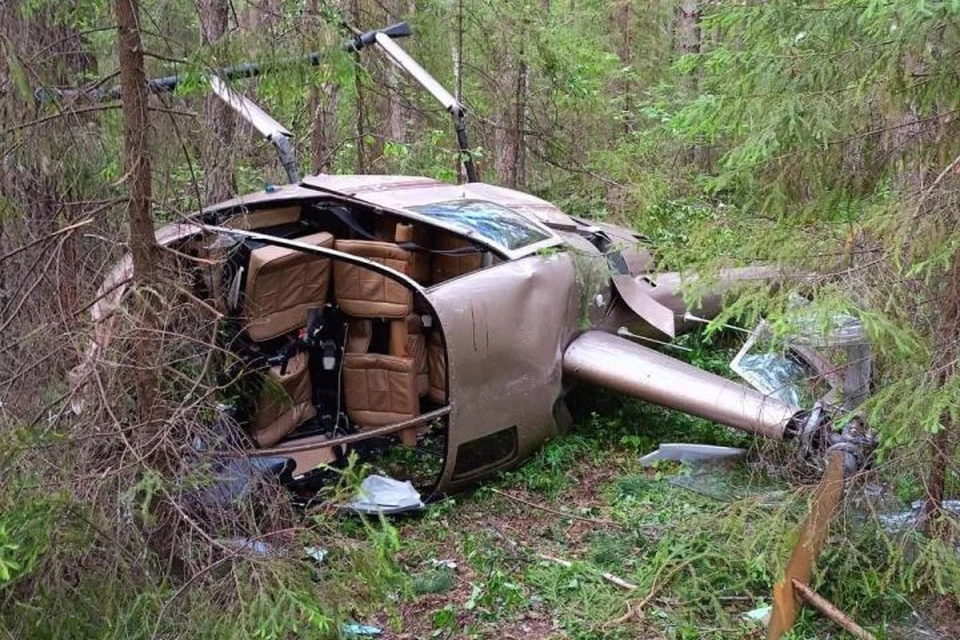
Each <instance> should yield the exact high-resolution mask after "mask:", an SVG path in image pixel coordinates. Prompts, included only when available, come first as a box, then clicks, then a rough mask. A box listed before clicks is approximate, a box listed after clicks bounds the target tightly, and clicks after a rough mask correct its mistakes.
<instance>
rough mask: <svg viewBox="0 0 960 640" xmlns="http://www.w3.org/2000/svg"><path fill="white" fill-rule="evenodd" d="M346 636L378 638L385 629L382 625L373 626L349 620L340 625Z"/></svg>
mask: <svg viewBox="0 0 960 640" xmlns="http://www.w3.org/2000/svg"><path fill="white" fill-rule="evenodd" d="M340 631H341V634H342V635H343V637H344V638H376V637H379V636H381V635H383V629H381V628H380V627H371V626H370V625H368V624H358V623H356V622H348V623H346V624H344V625H343V626H342V627H340Z"/></svg>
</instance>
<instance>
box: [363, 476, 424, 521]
mask: <svg viewBox="0 0 960 640" xmlns="http://www.w3.org/2000/svg"><path fill="white" fill-rule="evenodd" d="M347 507H348V508H350V509H352V510H353V511H358V512H360V513H398V512H400V511H409V510H412V509H420V508H422V507H423V500H421V499H420V493H419V492H418V491H417V490H416V489H414V487H413V485H412V484H411V483H410V481H409V480H408V481H406V482H400V481H399V480H394V479H393V478H388V477H386V476H378V475H372V476H367V477H366V478H364V479H363V482H361V483H360V491H359V495H358V496H357V497H356V498H355V499H354V500H353V502H351V503H349V504H348V505H347Z"/></svg>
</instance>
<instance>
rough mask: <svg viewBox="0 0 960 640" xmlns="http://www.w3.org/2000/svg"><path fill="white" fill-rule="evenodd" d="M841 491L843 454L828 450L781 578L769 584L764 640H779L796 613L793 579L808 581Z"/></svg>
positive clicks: (797, 597) (798, 606) (797, 608)
mask: <svg viewBox="0 0 960 640" xmlns="http://www.w3.org/2000/svg"><path fill="white" fill-rule="evenodd" d="M842 495H843V454H842V453H841V452H839V451H833V452H831V453H830V457H829V459H828V461H827V469H826V471H824V473H823V478H822V479H821V480H820V484H819V485H818V486H817V490H816V493H815V494H814V497H813V505H812V506H811V508H810V513H809V514H807V519H806V520H804V522H803V528H802V529H801V530H800V538H799V539H798V540H797V544H796V546H794V548H793V553H791V554H790V560H789V561H788V562H787V568H786V569H785V570H784V572H783V578H781V580H780V582H778V583H777V584H776V586H775V587H774V588H773V612H772V613H771V615H770V628H769V629H768V631H767V640H780V638H781V637H782V636H783V635H784V634H785V633H787V632H788V631H790V628H791V627H793V623H794V622H795V621H796V619H797V615H798V614H799V613H800V597H799V596H798V595H797V593H796V591H795V589H794V587H793V581H794V580H796V581H798V582H800V583H802V584H805V585H806V584H809V583H810V576H811V575H812V574H813V567H814V565H815V564H816V562H817V557H818V556H819V555H820V552H821V551H822V550H823V546H824V543H825V542H826V540H827V532H828V531H829V529H830V521H831V520H832V519H833V514H834V512H836V509H837V505H838V504H840V498H841V496H842Z"/></svg>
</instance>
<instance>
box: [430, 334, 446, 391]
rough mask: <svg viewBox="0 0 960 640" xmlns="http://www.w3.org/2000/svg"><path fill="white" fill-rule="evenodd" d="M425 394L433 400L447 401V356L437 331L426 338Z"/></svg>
mask: <svg viewBox="0 0 960 640" xmlns="http://www.w3.org/2000/svg"><path fill="white" fill-rule="evenodd" d="M427 370H428V378H429V379H428V382H429V385H428V390H427V395H429V396H430V399H431V400H433V401H434V402H446V401H447V356H446V352H445V351H444V348H443V338H441V337H440V332H439V331H434V332H432V333H431V334H430V338H429V339H428V340H427Z"/></svg>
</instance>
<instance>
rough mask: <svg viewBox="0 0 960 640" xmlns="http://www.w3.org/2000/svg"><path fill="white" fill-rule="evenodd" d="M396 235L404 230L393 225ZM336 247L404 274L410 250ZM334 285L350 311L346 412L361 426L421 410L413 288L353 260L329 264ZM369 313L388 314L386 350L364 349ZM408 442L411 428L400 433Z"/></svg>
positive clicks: (385, 245) (364, 243)
mask: <svg viewBox="0 0 960 640" xmlns="http://www.w3.org/2000/svg"><path fill="white" fill-rule="evenodd" d="M397 228H398V229H397V235H401V233H403V234H406V233H409V231H410V230H409V228H408V227H407V225H403V228H401V225H397ZM336 248H337V250H338V251H343V252H344V253H350V254H353V255H356V256H361V257H363V258H366V259H368V260H372V261H374V262H377V263H379V264H382V265H385V266H388V267H391V268H393V269H395V270H396V271H399V272H400V273H403V274H409V273H410V271H411V267H412V255H411V254H410V253H409V252H407V251H405V250H403V249H401V248H400V247H398V246H397V245H396V244H393V243H390V242H376V241H370V240H338V241H337V243H336ZM333 289H334V295H335V296H336V299H337V304H338V305H339V306H340V310H341V311H343V312H344V313H347V314H349V315H352V316H354V317H355V318H357V320H354V321H352V322H351V323H350V328H349V331H348V338H347V354H346V355H345V356H344V360H343V390H344V404H345V405H346V410H347V415H348V416H350V419H351V420H352V421H353V422H354V423H355V424H357V425H358V426H360V427H379V426H384V425H388V424H393V423H396V422H402V421H404V420H409V419H411V418H414V417H416V416H417V415H418V414H419V413H420V394H419V387H418V373H419V371H418V368H419V367H420V364H421V363H420V362H418V361H417V360H416V359H415V358H414V357H413V354H414V351H415V350H416V349H417V348H418V341H417V339H416V338H413V339H411V334H410V332H409V330H408V325H409V320H408V316H410V314H411V312H412V311H413V293H412V292H411V291H410V290H409V289H408V288H407V287H406V286H405V285H403V284H401V283H399V282H396V281H394V280H392V279H390V278H388V277H386V276H384V275H382V274H379V273H376V272H375V271H372V270H370V269H365V268H363V267H361V266H358V265H353V264H349V263H346V262H344V261H342V260H338V261H336V262H335V263H334V267H333ZM373 319H386V320H390V353H389V354H379V353H366V352H367V350H368V349H369V347H370V342H371V332H372V323H371V320H373ZM401 438H402V439H403V440H404V442H406V443H407V444H414V443H415V442H416V430H415V429H411V430H409V431H408V432H407V431H405V432H404V433H403V434H401Z"/></svg>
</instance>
